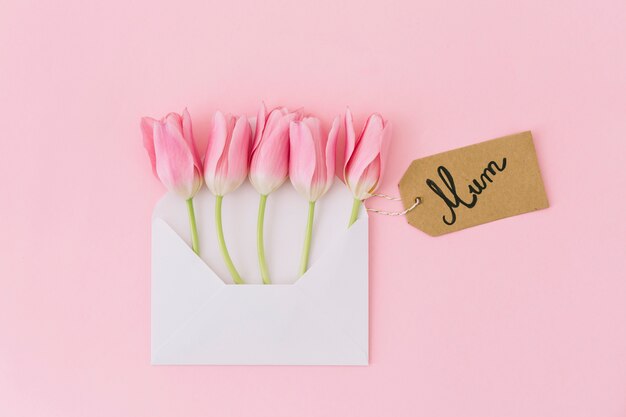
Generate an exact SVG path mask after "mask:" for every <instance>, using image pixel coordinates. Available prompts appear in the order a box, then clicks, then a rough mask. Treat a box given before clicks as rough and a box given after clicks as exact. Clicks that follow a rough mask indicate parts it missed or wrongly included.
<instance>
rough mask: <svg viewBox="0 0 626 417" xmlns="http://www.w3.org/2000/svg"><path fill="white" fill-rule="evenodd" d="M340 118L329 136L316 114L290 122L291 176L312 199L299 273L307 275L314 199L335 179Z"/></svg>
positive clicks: (308, 197) (298, 189) (293, 182)
mask: <svg viewBox="0 0 626 417" xmlns="http://www.w3.org/2000/svg"><path fill="white" fill-rule="evenodd" d="M339 120H340V118H339V117H336V118H335V120H334V121H333V125H332V127H331V129H330V132H329V133H328V136H325V135H324V134H323V133H322V126H321V123H320V120H319V119H317V118H315V117H305V118H304V119H302V120H300V121H294V122H291V125H290V128H289V143H290V151H289V178H290V179H291V183H292V184H293V186H294V188H295V189H296V190H297V191H298V192H299V193H300V194H302V195H303V196H304V197H306V198H307V200H309V215H308V219H307V225H306V231H305V237H304V246H303V248H302V257H301V260H300V271H299V274H300V276H302V275H304V273H305V272H306V270H307V267H308V264H309V252H310V249H311V234H312V232H313V219H314V216H315V215H314V212H315V202H316V201H317V199H318V198H320V197H321V196H322V195H324V194H325V193H326V191H328V189H329V188H330V187H331V186H332V185H333V180H334V178H335V148H336V145H337V136H338V134H339Z"/></svg>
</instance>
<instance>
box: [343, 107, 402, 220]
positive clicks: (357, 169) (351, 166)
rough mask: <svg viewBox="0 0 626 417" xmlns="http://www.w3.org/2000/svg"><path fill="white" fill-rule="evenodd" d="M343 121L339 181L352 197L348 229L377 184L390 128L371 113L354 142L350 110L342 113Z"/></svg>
mask: <svg viewBox="0 0 626 417" xmlns="http://www.w3.org/2000/svg"><path fill="white" fill-rule="evenodd" d="M345 121H346V148H345V158H344V166H343V178H344V182H345V183H346V185H347V186H348V188H349V189H350V191H351V192H352V195H353V197H354V204H353V206H352V214H351V216H350V223H349V224H350V225H352V223H354V222H355V221H356V219H357V216H358V211H359V207H360V204H361V201H363V200H365V199H366V198H368V197H370V196H371V195H372V194H373V193H374V192H375V191H376V188H378V185H379V184H380V179H381V175H382V173H383V168H384V163H385V155H386V152H387V146H388V144H389V138H390V136H391V124H390V123H389V122H387V121H386V120H384V119H383V118H382V116H381V115H380V114H378V113H374V114H372V115H371V116H370V117H369V118H368V119H367V122H366V123H365V127H364V128H363V131H362V132H361V134H360V135H359V137H358V139H357V137H356V133H355V131H354V123H353V121H352V113H351V112H350V109H346V119H345Z"/></svg>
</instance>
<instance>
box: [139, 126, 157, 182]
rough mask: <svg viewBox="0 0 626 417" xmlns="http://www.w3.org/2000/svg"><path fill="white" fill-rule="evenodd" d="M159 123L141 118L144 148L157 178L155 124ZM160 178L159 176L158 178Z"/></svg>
mask: <svg viewBox="0 0 626 417" xmlns="http://www.w3.org/2000/svg"><path fill="white" fill-rule="evenodd" d="M156 122H157V121H156V120H154V119H153V118H151V117H142V118H141V124H140V126H141V133H142V135H143V147H144V148H146V151H147V152H148V156H149V157H150V164H151V165H152V172H153V173H154V175H155V176H157V171H156V156H155V154H154V135H153V131H154V123H156ZM157 177H158V176H157Z"/></svg>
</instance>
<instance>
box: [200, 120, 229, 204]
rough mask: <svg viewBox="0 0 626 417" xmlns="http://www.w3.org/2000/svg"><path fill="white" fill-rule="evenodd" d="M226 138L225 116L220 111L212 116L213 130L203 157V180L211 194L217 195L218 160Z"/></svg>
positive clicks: (222, 152) (220, 157)
mask: <svg viewBox="0 0 626 417" xmlns="http://www.w3.org/2000/svg"><path fill="white" fill-rule="evenodd" d="M227 137H228V125H227V121H226V116H224V114H223V113H222V112H220V111H217V112H215V114H214V115H213V128H212V130H211V137H210V138H209V143H208V145H207V149H206V154H205V157H204V180H205V182H206V185H207V187H208V188H209V190H210V191H211V192H212V193H213V194H217V190H216V182H217V178H216V177H217V176H218V173H219V168H220V167H219V165H220V160H221V159H222V155H223V154H224V149H225V147H226V140H227Z"/></svg>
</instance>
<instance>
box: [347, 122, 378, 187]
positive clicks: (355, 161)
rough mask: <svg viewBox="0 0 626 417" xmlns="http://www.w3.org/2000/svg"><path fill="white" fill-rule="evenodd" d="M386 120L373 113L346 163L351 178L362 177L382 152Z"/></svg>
mask: <svg viewBox="0 0 626 417" xmlns="http://www.w3.org/2000/svg"><path fill="white" fill-rule="evenodd" d="M383 129H384V121H383V118H382V117H381V116H380V115H379V114H372V115H371V116H370V117H369V118H368V119H367V123H366V124H365V127H364V128H363V133H361V137H360V138H359V141H358V143H357V145H356V147H355V150H354V152H353V153H352V156H351V157H350V160H349V161H348V163H347V165H346V174H347V175H348V176H350V177H351V178H353V179H354V178H361V176H362V175H363V172H364V171H365V169H366V168H367V167H368V165H369V164H371V163H372V161H373V160H374V159H375V158H376V157H377V156H378V155H379V154H380V149H381V142H382V140H383Z"/></svg>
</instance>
